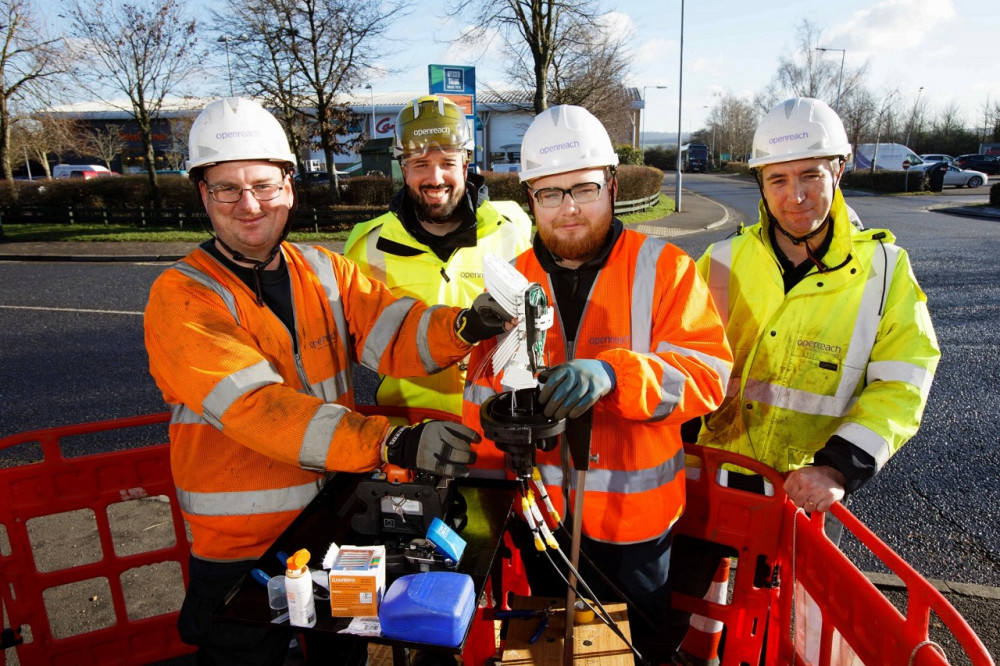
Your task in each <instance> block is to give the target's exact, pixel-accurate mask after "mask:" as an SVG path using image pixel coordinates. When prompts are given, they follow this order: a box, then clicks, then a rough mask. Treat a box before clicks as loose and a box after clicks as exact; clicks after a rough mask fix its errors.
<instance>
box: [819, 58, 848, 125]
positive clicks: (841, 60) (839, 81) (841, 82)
mask: <svg viewBox="0 0 1000 666" xmlns="http://www.w3.org/2000/svg"><path fill="white" fill-rule="evenodd" d="M816 50H817V51H824V52H826V51H840V78H838V79H837V104H836V106H834V107H833V110H834V111H836V112H837V113H840V90H841V87H842V86H843V84H844V57H845V56H846V55H847V49H828V48H825V47H823V46H817V47H816Z"/></svg>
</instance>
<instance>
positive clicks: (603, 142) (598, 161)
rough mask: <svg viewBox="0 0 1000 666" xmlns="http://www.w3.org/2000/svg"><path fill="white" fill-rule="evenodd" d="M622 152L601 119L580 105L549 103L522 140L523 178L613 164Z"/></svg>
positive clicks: (529, 178)
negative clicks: (616, 150)
mask: <svg viewBox="0 0 1000 666" xmlns="http://www.w3.org/2000/svg"><path fill="white" fill-rule="evenodd" d="M617 165H618V153H616V152H615V149H614V146H612V145H611V138H610V137H609V136H608V132H607V130H605V129H604V125H602V124H601V121H600V120H598V119H597V118H595V117H594V115H593V114H592V113H590V111H587V110H586V109H584V108H583V107H580V106H571V105H568V104H566V105H560V106H553V107H549V108H548V109H546V110H545V111H542V112H541V113H539V114H538V115H537V116H535V119H534V120H532V121H531V125H530V126H529V127H528V131H527V132H525V133H524V139H523V140H522V141H521V171H520V172H519V173H518V177H519V178H520V179H521V182H522V183H523V182H526V181H529V180H534V179H535V178H541V177H542V176H551V175H553V174H557V173H566V172H568V171H576V170H578V169H592V168H597V167H609V166H610V167H613V166H617Z"/></svg>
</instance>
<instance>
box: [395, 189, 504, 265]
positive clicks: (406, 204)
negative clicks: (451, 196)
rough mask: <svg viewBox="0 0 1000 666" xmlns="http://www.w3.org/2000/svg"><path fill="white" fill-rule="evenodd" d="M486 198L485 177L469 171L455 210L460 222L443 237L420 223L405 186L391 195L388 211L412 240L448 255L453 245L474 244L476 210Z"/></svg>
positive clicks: (471, 245)
mask: <svg viewBox="0 0 1000 666" xmlns="http://www.w3.org/2000/svg"><path fill="white" fill-rule="evenodd" d="M487 201H489V190H488V188H487V187H486V179H485V178H483V177H482V176H481V175H479V174H474V173H470V174H469V175H468V176H467V177H466V181H465V197H463V199H462V201H460V202H459V204H458V208H457V209H456V212H457V213H458V214H459V215H460V216H461V217H462V223H461V224H460V225H459V227H458V228H457V229H455V230H454V231H452V232H451V233H448V234H445V235H444V236H437V235H435V234H432V233H430V232H428V231H427V230H426V229H424V227H423V225H421V224H420V220H418V219H417V211H416V208H415V207H414V205H413V198H412V197H411V196H410V190H409V188H408V187H406V186H405V185H404V186H403V187H402V188H401V189H400V190H399V192H397V193H396V196H394V197H393V198H392V202H391V203H390V204H389V211H390V212H392V213H394V214H395V215H396V217H398V218H399V221H400V223H401V224H402V225H403V228H404V229H406V231H407V233H409V234H410V235H411V236H412V237H413V238H414V239H415V240H417V241H418V242H420V243H422V244H423V245H426V246H427V247H430V248H433V249H434V250H435V251H447V252H448V253H449V254H450V251H452V250H455V249H457V248H460V247H474V246H475V245H476V223H477V222H476V210H478V208H479V207H480V206H482V205H483V204H484V203H486V202H487Z"/></svg>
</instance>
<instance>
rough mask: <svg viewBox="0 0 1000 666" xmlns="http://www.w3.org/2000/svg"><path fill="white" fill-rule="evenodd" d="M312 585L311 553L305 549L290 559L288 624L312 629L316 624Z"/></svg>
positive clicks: (287, 587)
mask: <svg viewBox="0 0 1000 666" xmlns="http://www.w3.org/2000/svg"><path fill="white" fill-rule="evenodd" d="M312 585H313V580H312V575H311V574H310V573H309V551H308V550H306V549H305V548H303V549H302V550H299V551H296V553H295V554H294V555H292V556H291V557H289V558H288V570H287V571H285V592H286V594H287V595H288V623H289V624H290V625H292V626H293V627H312V626H314V625H315V624H316V602H315V601H314V600H313V588H312Z"/></svg>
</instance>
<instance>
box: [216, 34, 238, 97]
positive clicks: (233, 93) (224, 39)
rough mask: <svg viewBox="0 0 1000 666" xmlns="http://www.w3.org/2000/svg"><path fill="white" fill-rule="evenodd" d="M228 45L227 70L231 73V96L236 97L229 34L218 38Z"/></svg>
mask: <svg viewBox="0 0 1000 666" xmlns="http://www.w3.org/2000/svg"><path fill="white" fill-rule="evenodd" d="M216 41H220V42H222V43H223V44H225V45H226V72H227V73H228V74H229V96H230V97H235V96H236V93H235V92H234V90H233V66H232V64H231V63H230V61H229V35H222V36H220V37H219V39H218V40H216Z"/></svg>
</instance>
